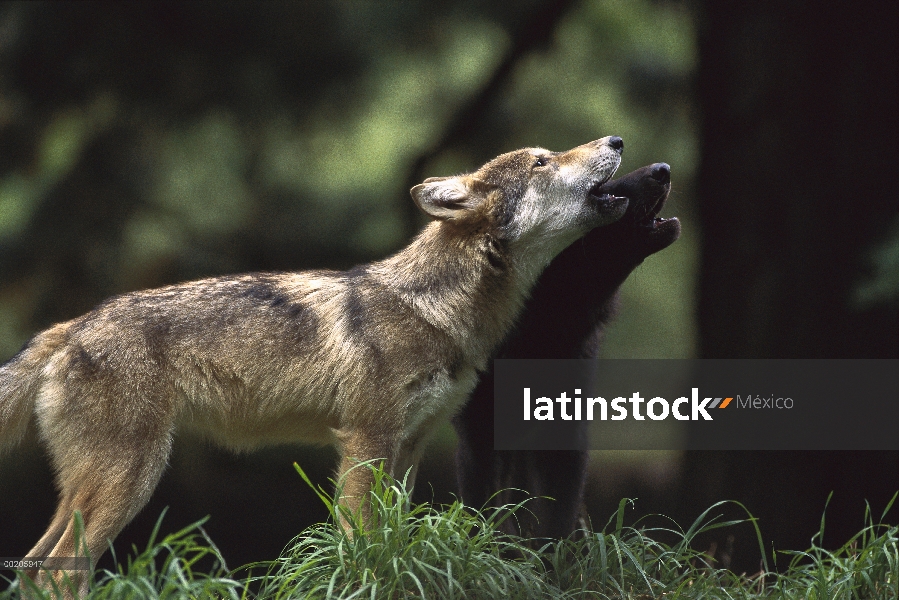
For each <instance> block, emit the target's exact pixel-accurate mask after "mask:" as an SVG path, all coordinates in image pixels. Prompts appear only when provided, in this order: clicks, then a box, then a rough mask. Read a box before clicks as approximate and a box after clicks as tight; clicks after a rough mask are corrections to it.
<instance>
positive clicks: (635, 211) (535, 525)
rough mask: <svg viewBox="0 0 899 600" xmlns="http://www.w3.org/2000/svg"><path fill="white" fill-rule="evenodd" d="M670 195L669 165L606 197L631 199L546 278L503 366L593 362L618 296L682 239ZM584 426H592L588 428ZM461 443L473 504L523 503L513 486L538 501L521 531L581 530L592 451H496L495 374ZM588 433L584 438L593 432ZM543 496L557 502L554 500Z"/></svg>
mask: <svg viewBox="0 0 899 600" xmlns="http://www.w3.org/2000/svg"><path fill="white" fill-rule="evenodd" d="M670 189H671V170H670V168H669V166H668V165H667V164H665V163H657V164H654V165H649V166H646V167H643V168H641V169H637V170H636V171H634V172H632V173H629V174H627V175H625V176H623V177H621V178H619V179H616V180H613V181H610V182H609V183H607V184H605V185H604V186H603V187H602V191H603V192H604V193H606V194H610V195H613V196H623V197H626V198H628V199H629V202H628V208H627V212H626V213H625V215H624V217H623V218H621V219H620V220H618V221H617V222H615V223H613V224H611V225H609V226H607V227H602V228H598V229H595V230H593V231H592V232H590V233H589V234H587V235H586V236H585V237H584V238H583V239H582V240H580V241H579V242H577V243H575V244H572V245H571V246H570V247H569V248H567V249H566V250H565V251H563V252H562V253H561V254H560V255H559V256H558V257H556V259H555V260H554V261H553V262H552V264H551V265H550V266H549V268H547V269H546V271H545V272H544V273H543V275H542V276H541V277H540V280H539V282H538V283H537V286H536V288H535V289H534V292H533V294H532V296H531V298H530V299H529V300H528V302H527V304H526V309H525V312H524V313H523V315H522V317H521V322H520V324H519V325H518V327H517V328H516V329H515V330H514V332H513V333H512V334H511V335H510V337H509V339H507V340H506V341H505V343H504V344H503V346H502V349H501V350H500V352H499V353H498V356H497V357H498V358H594V357H596V355H597V353H598V350H599V343H600V341H601V338H602V331H603V328H604V326H605V325H606V324H607V323H609V322H610V321H611V320H612V318H613V317H614V315H615V312H616V310H617V305H618V289H619V287H620V286H621V284H622V283H623V282H624V280H625V279H627V277H628V275H630V273H631V272H632V271H633V270H634V269H635V268H636V267H637V266H638V265H640V264H641V263H642V262H643V260H644V259H646V258H647V257H648V256H650V255H651V254H654V253H656V252H658V251H660V250H663V249H664V248H667V247H668V246H670V245H671V244H673V243H674V242H675V240H677V238H678V236H679V235H680V222H679V221H678V220H677V218H670V219H660V218H659V217H658V215H659V212H660V211H661V210H662V206H663V205H664V204H665V201H666V200H667V198H668V193H669V191H670ZM579 423H580V425H575V426H576V427H578V426H579V427H581V428H586V427H587V422H586V421H584V422H579ZM453 425H454V427H455V429H456V433H457V435H458V438H459V443H458V446H457V450H456V466H457V474H458V480H459V488H460V493H461V496H462V499H463V500H464V501H465V503H466V504H468V505H470V506H475V507H481V506H484V505H486V504H487V503H488V500H491V498H492V500H491V503H492V505H494V506H499V505H502V504H506V503H510V502H513V501H514V502H518V501H519V500H520V498H518V497H513V496H510V494H508V493H502V494H499V495H494V494H496V493H497V492H499V491H500V490H507V489H511V488H515V489H519V490H525V491H527V492H528V493H529V494H531V495H533V496H538V498H535V499H534V500H532V501H531V502H529V503H528V504H527V508H528V509H529V510H522V511H519V513H517V515H516V516H517V523H518V526H516V524H515V523H514V522H513V520H512V519H508V520H507V521H506V523H507V524H508V526H509V527H513V528H514V529H515V530H514V532H515V533H520V534H523V535H526V536H529V537H541V538H543V537H551V538H562V537H565V536H568V535H569V534H571V533H572V532H573V531H574V530H575V529H576V526H577V520H578V514H579V511H580V509H581V505H582V503H583V494H584V483H585V477H586V473H587V461H588V458H589V457H588V453H587V452H586V451H494V450H493V371H492V369H491V370H490V371H489V372H488V373H487V374H486V375H485V376H483V377H482V378H481V380H480V381H479V383H478V385H477V387H476V388H475V391H474V393H473V394H472V397H471V399H470V401H469V402H468V404H467V405H466V406H465V408H464V409H463V410H462V412H461V413H459V414H458V415H457V416H456V417H455V418H454V419H453ZM580 433H582V434H585V431H581V432H580ZM540 497H550V498H553V500H551V501H550V500H546V499H544V498H540Z"/></svg>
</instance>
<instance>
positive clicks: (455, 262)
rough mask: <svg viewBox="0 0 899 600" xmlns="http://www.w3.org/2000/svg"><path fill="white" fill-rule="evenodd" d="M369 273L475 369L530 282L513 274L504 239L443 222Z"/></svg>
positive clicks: (516, 310)
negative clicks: (469, 233) (464, 232)
mask: <svg viewBox="0 0 899 600" xmlns="http://www.w3.org/2000/svg"><path fill="white" fill-rule="evenodd" d="M448 247H449V248H453V253H447V252H446V248H448ZM370 273H371V274H372V276H373V277H375V278H376V280H377V281H380V282H383V284H384V285H385V287H386V288H388V289H390V290H392V291H393V292H394V293H395V294H396V295H397V298H398V300H399V301H400V302H402V303H403V304H404V305H406V306H408V307H409V308H410V310H411V311H412V312H413V313H414V314H415V315H416V316H418V317H419V318H421V319H423V320H425V321H426V322H427V323H429V324H430V325H431V326H433V327H434V329H435V330H437V331H440V332H443V333H445V334H446V335H447V336H449V337H450V338H451V339H452V340H453V342H454V343H455V344H456V345H457V346H458V348H459V349H460V350H464V351H465V353H466V355H467V357H468V359H469V360H470V361H471V362H472V364H473V366H474V367H475V368H477V369H478V370H481V369H483V368H484V365H485V364H486V362H487V360H488V359H489V358H490V355H491V353H492V351H493V350H494V349H495V347H496V345H497V344H499V342H500V340H501V339H502V337H503V336H504V335H505V333H506V332H507V331H508V329H509V328H511V327H512V325H513V324H514V321H515V319H516V317H517V316H518V313H519V312H520V311H521V307H522V306H523V302H524V298H525V296H526V295H527V293H528V291H529V290H530V287H531V285H532V283H533V282H531V281H523V280H522V278H521V277H520V276H519V275H518V273H516V271H515V269H514V265H513V263H512V261H511V260H510V257H509V250H508V243H506V242H504V241H502V240H499V239H497V237H496V236H495V235H494V234H491V233H487V232H484V233H481V234H479V235H477V236H476V237H474V238H472V237H470V236H460V235H458V233H457V232H455V231H453V228H452V227H450V226H448V225H447V224H446V223H432V224H430V225H429V226H428V227H426V228H425V230H424V231H423V232H422V233H421V234H420V235H419V236H418V237H417V238H416V239H415V240H414V241H413V242H412V244H411V245H410V246H409V247H408V248H407V249H406V250H404V251H403V252H400V253H399V254H396V255H395V256H392V257H390V258H388V259H386V260H384V261H381V262H378V263H375V264H374V265H372V268H371V270H370Z"/></svg>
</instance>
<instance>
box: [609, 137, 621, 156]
mask: <svg viewBox="0 0 899 600" xmlns="http://www.w3.org/2000/svg"><path fill="white" fill-rule="evenodd" d="M609 146H611V147H612V149H613V150H616V151H617V152H618V153H619V154H620V153H621V151H622V150H624V140H623V139H621V138H620V137H618V136H617V135H613V136H612V137H610V138H609Z"/></svg>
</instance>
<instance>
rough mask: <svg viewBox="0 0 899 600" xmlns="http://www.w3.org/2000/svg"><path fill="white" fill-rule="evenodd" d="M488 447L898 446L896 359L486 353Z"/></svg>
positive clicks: (898, 365)
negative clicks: (495, 356) (513, 356)
mask: <svg viewBox="0 0 899 600" xmlns="http://www.w3.org/2000/svg"><path fill="white" fill-rule="evenodd" d="M494 376H495V379H494V407H495V409H494V417H495V418H494V447H495V448H496V449H497V450H574V449H588V448H589V449H594V450H899V360H890V359H883V360H881V359H873V360H872V359H864V360H862V359H858V360H851V359H846V360H829V359H828V360H819V359H807V360H806V359H789V360H787V359H784V360H749V359H746V360H744V359H734V360H714V359H703V360H637V359H634V360H631V359H608V360H496V361H494Z"/></svg>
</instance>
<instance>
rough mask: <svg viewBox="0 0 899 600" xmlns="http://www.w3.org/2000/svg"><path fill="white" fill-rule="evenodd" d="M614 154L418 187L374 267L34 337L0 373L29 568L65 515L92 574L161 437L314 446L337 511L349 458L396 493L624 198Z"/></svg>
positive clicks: (538, 161)
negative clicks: (24, 501)
mask: <svg viewBox="0 0 899 600" xmlns="http://www.w3.org/2000/svg"><path fill="white" fill-rule="evenodd" d="M622 148H623V142H622V140H621V138H619V137H606V138H602V139H600V140H596V141H593V142H590V143H587V144H584V145H582V146H578V147H576V148H574V149H572V150H569V151H566V152H550V151H548V150H544V149H541V148H530V149H523V150H518V151H515V152H510V153H508V154H504V155H501V156H499V157H497V158H495V159H494V160H491V161H490V162H488V163H486V164H485V165H484V166H482V167H481V168H480V169H478V170H477V171H475V172H474V173H470V174H465V175H459V176H454V177H438V178H430V179H427V180H425V181H424V183H421V184H419V185H416V186H415V187H413V188H412V190H411V194H412V197H413V199H414V201H415V202H416V204H417V205H418V206H419V208H421V210H423V211H424V212H425V213H427V214H428V215H429V216H430V217H432V218H433V221H432V222H431V223H429V224H428V225H427V226H426V227H425V229H424V230H423V231H422V232H421V233H420V234H419V235H418V236H417V237H416V238H415V239H414V240H413V241H412V242H411V244H410V245H409V246H408V247H406V248H405V249H404V250H402V251H400V252H399V253H398V254H396V255H394V256H391V257H389V258H387V259H384V260H382V261H380V262H374V263H371V264H368V265H364V266H358V267H355V268H353V269H351V270H349V271H346V272H333V271H323V270H322V271H307V272H299V273H257V274H247V275H238V276H226V277H214V278H210V279H203V280H200V281H193V282H189V283H183V284H178V285H172V286H169V287H163V288H160V289H155V290H150V291H141V292H133V293H127V294H123V295H121V296H117V297H114V298H111V299H109V300H107V301H106V302H104V303H102V304H101V305H99V306H98V307H97V308H96V309H95V310H93V311H92V312H89V313H88V314H86V315H84V316H81V317H78V318H76V319H73V320H71V321H68V322H65V323H60V324H57V325H54V326H53V327H50V328H49V329H47V330H46V331H44V332H42V333H40V334H38V335H36V336H35V337H34V338H33V339H32V340H31V341H30V342H28V344H26V346H25V347H24V348H23V349H22V351H21V352H19V354H17V355H16V356H14V357H13V358H12V359H11V360H10V361H8V362H7V363H6V364H4V365H3V366H0V444H2V445H3V446H6V447H9V446H11V445H13V444H15V443H16V442H17V441H18V440H20V439H21V438H22V436H23V435H24V434H25V432H26V430H27V429H28V427H29V426H31V424H32V423H36V425H37V429H38V431H39V433H40V438H41V440H42V442H43V443H44V444H45V446H46V448H47V450H48V453H49V456H50V459H51V462H52V465H53V467H54V469H55V471H56V483H57V486H58V488H59V492H60V500H59V505H58V508H57V510H56V513H55V515H54V516H53V518H52V521H51V523H50V526H49V528H48V529H47V532H46V533H45V534H44V536H43V537H42V538H41V539H40V540H39V541H38V542H37V544H36V545H35V546H34V548H32V549H31V551H30V552H29V553H28V555H29V556H34V557H42V556H47V557H65V556H75V547H74V543H75V541H74V532H73V519H72V515H73V511H76V510H78V511H80V512H81V514H82V516H83V519H84V524H85V538H86V540H87V547H88V549H89V552H90V556H91V557H92V559H93V560H96V559H97V557H99V556H100V555H101V554H102V553H103V551H104V550H105V548H106V547H107V544H108V543H109V540H112V539H113V538H114V537H115V536H116V535H117V534H118V532H119V531H120V530H121V529H122V527H124V526H125V524H127V523H128V522H129V521H130V520H131V519H132V518H133V517H134V516H135V514H136V513H137V512H138V511H139V510H140V509H141V508H142V507H143V506H144V505H145V504H146V502H147V501H148V499H149V497H150V494H151V493H152V492H153V490H154V488H155V487H156V484H157V482H158V481H159V478H160V476H161V474H162V471H163V469H164V467H165V464H166V460H167V458H168V457H169V454H170V452H171V448H172V439H173V436H174V434H175V433H176V431H179V430H194V431H197V432H199V433H201V434H203V435H205V436H206V437H208V438H209V439H210V440H212V441H215V442H217V443H220V444H222V445H223V446H226V447H228V448H232V449H234V450H239V451H240V450H251V449H253V448H257V447H259V446H262V445H265V444H275V443H284V442H304V443H313V444H333V445H335V446H337V447H338V448H339V450H340V451H341V453H342V456H343V458H342V460H341V463H340V466H339V469H338V475H343V474H347V472H348V471H349V473H348V474H347V476H346V480H345V484H344V487H343V490H342V492H343V497H342V502H344V503H345V505H346V506H347V507H349V508H350V509H352V510H358V509H360V508H361V510H363V511H364V510H365V506H364V504H365V503H363V502H362V498H363V497H364V496H365V494H367V492H368V490H369V487H370V484H371V472H370V471H369V470H367V469H352V470H351V467H352V466H353V465H354V464H355V462H356V461H364V460H369V459H383V460H384V461H385V468H386V470H387V471H388V472H389V473H391V474H393V475H398V476H402V475H403V474H404V473H406V472H407V470H410V469H411V471H410V482H411V481H414V474H415V473H414V466H415V464H416V462H417V460H418V458H419V456H420V455H421V453H422V451H423V449H424V446H425V443H426V442H427V439H428V436H429V435H430V433H431V432H432V431H433V429H434V426H435V424H437V423H438V422H440V421H441V420H443V419H448V418H449V417H450V416H451V415H452V414H453V413H455V412H456V411H457V410H458V409H459V407H461V406H462V404H463V403H464V402H465V400H466V399H467V397H468V395H469V393H470V392H471V390H472V389H473V388H474V386H475V384H476V382H477V377H478V373H479V372H482V371H484V370H485V369H486V368H487V366H488V362H489V360H490V358H491V357H492V354H493V352H494V350H495V349H496V347H497V346H498V344H499V343H500V342H501V341H502V339H503V338H504V337H505V336H506V334H507V332H508V331H509V329H510V328H511V327H512V326H513V324H514V322H515V320H516V318H517V316H518V314H519V313H520V310H521V308H522V306H523V305H524V301H525V299H526V297H527V296H528V293H529V292H530V289H531V288H532V286H533V285H534V283H535V282H536V281H537V278H538V276H539V275H540V273H541V272H542V271H543V269H544V268H545V267H546V265H547V264H549V262H550V261H551V260H552V258H553V257H555V256H556V255H557V254H558V253H559V252H561V251H562V250H563V249H564V248H565V247H566V246H568V245H569V244H571V243H572V242H573V241H574V240H576V239H578V238H579V237H581V236H583V235H584V234H586V233H587V232H588V231H590V230H591V229H593V228H594V227H597V226H600V225H607V224H609V223H612V222H614V221H615V220H617V219H619V218H621V217H622V216H623V215H624V213H625V211H626V209H627V202H628V201H627V199H626V198H622V197H616V196H613V195H609V194H607V193H604V192H599V189H600V187H601V186H602V184H604V183H606V181H607V180H608V179H609V178H610V177H611V176H612V174H613V173H614V172H615V169H617V168H618V165H619V163H620V161H621V150H622ZM80 587H81V589H82V590H86V589H87V581H86V580H84V581H82V582H81V583H80Z"/></svg>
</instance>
